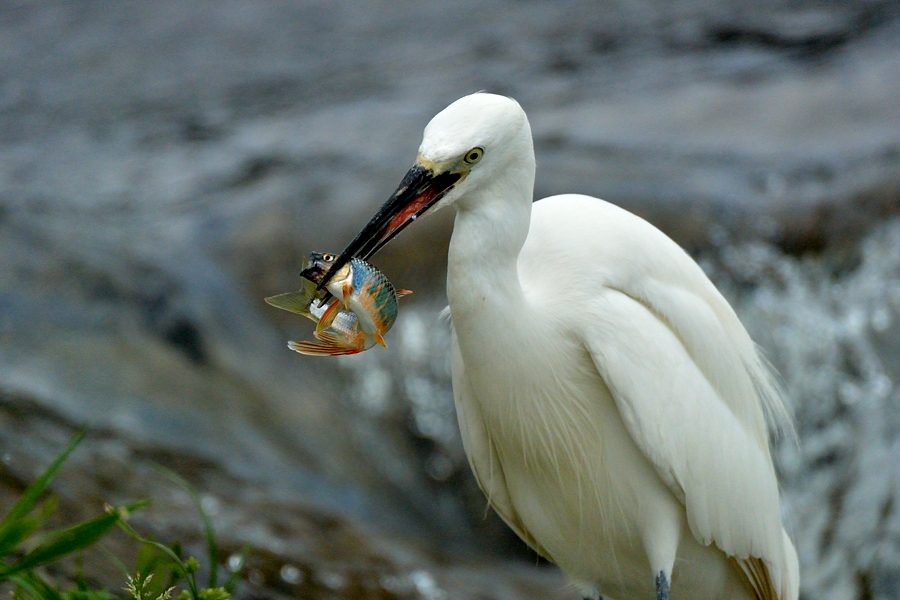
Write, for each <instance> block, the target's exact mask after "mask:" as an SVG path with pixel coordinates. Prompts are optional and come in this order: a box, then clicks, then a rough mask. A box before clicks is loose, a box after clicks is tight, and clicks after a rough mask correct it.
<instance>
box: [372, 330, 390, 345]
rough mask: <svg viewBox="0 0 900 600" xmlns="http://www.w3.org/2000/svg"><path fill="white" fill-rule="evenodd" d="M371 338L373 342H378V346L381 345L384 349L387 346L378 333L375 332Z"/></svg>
mask: <svg viewBox="0 0 900 600" xmlns="http://www.w3.org/2000/svg"><path fill="white" fill-rule="evenodd" d="M372 337H374V338H375V341H376V342H378V343H379V344H381V345H382V346H384V347H385V348H387V344H386V343H385V342H384V337H382V335H381V334H380V333H378V332H377V331H376V332H375V333H373V334H372Z"/></svg>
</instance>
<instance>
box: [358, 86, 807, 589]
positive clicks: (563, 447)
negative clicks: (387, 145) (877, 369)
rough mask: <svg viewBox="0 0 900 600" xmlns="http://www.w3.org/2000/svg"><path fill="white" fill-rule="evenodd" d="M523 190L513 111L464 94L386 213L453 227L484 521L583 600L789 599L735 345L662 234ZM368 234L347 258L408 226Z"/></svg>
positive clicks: (790, 565)
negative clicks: (515, 540) (548, 566)
mask: <svg viewBox="0 0 900 600" xmlns="http://www.w3.org/2000/svg"><path fill="white" fill-rule="evenodd" d="M473 150H478V151H480V153H478V152H476V153H475V154H469V153H470V152H471V151H473ZM469 159H473V160H469ZM416 169H418V172H419V173H421V172H424V173H426V175H424V176H423V177H425V179H426V181H425V182H424V183H422V182H421V181H419V182H418V183H417V182H416V181H414V179H415V178H413V177H412V176H411V175H412V174H413V172H414V171H416ZM534 172H535V162H534V153H533V146H532V139H531V131H530V127H529V124H528V120H527V118H526V117H525V113H524V112H523V111H522V109H521V108H520V107H519V105H518V104H517V103H516V102H515V101H513V100H511V99H508V98H504V97H500V96H495V95H491V94H475V95H472V96H467V97H465V98H462V99H460V100H458V101H456V102H454V103H453V104H451V105H450V106H449V107H448V108H446V109H445V110H444V111H442V112H441V113H439V114H438V115H437V116H436V117H434V119H433V120H432V121H431V122H430V123H429V125H428V127H427V128H426V130H425V135H424V139H423V141H422V145H421V146H420V148H419V160H418V163H417V167H414V169H413V171H411V172H410V174H411V175H408V177H407V179H405V180H404V185H405V187H404V185H401V188H400V189H399V190H398V192H397V193H396V194H395V195H394V196H392V198H391V200H389V201H388V203H387V204H386V205H385V208H383V209H382V212H385V211H387V212H389V213H390V214H391V215H397V214H399V213H400V212H402V210H403V207H404V206H406V207H410V206H411V207H412V209H410V210H412V213H410V214H417V215H418V214H422V213H424V212H425V211H426V210H428V209H429V207H430V206H432V204H434V203H437V206H447V205H451V204H452V205H454V206H455V207H456V209H457V215H456V221H455V225H454V231H453V237H452V240H451V243H450V251H449V268H448V277H447V293H448V298H449V304H450V312H451V315H452V323H453V330H454V331H453V355H452V364H453V388H454V395H455V399H456V407H457V412H458V416H459V422H460V428H461V431H462V437H463V442H464V444H465V449H466V454H467V455H468V457H469V461H470V464H471V466H472V470H473V471H474V473H475V476H476V478H477V479H478V482H479V485H480V486H481V488H482V490H483V491H484V493H485V494H486V495H487V497H488V500H489V502H490V504H491V506H493V507H494V509H495V510H496V511H497V512H498V513H499V514H500V516H501V517H502V518H503V519H504V520H505V521H506V522H507V523H508V524H509V525H510V527H512V528H513V529H514V530H515V531H516V533H517V534H518V535H519V536H520V537H521V538H522V539H523V540H525V541H526V542H527V543H528V544H529V545H531V546H532V547H533V548H534V549H535V550H537V551H538V552H539V553H540V554H542V555H543V556H545V557H546V558H548V559H549V560H551V561H553V562H555V563H556V564H557V565H559V567H560V568H561V569H562V570H563V571H564V573H565V574H566V576H567V577H568V578H569V579H570V580H571V581H572V582H573V583H574V584H576V585H577V586H578V588H579V590H580V591H581V592H583V594H584V595H585V596H588V597H591V598H597V597H599V594H601V593H602V594H603V595H604V596H605V597H609V598H615V599H617V600H627V599H632V598H634V599H645V600H649V599H651V598H662V597H666V595H667V594H668V589H666V588H667V587H668V586H669V585H671V595H672V598H682V599H694V600H702V599H720V598H734V599H744V598H747V599H753V598H755V599H758V600H776V599H777V600H796V598H797V596H798V583H799V574H798V566H797V557H796V553H795V551H794V548H793V546H792V544H791V542H790V540H789V539H788V536H787V534H786V533H785V531H784V529H783V527H782V523H781V516H780V508H779V494H778V483H777V481H776V477H775V471H774V468H773V465H772V459H771V456H770V452H769V442H768V428H767V424H766V416H767V415H766V413H768V416H769V417H770V420H773V421H774V422H781V423H786V422H787V415H786V411H785V408H784V404H783V402H782V399H781V396H780V395H779V393H778V390H777V388H776V386H774V385H773V383H772V378H771V376H770V374H769V371H768V370H767V368H766V366H765V365H764V363H763V362H762V361H761V360H760V358H759V355H758V353H757V351H756V348H755V346H754V344H753V342H752V341H751V339H750V337H749V336H748V334H747V332H746V331H745V330H744V328H743V326H742V325H741V323H740V322H739V320H738V318H737V316H736V315H735V313H734V311H733V310H732V309H731V307H730V306H729V305H728V303H727V302H726V301H725V299H724V298H723V297H722V296H721V294H719V292H718V291H717V290H716V289H715V287H714V286H713V285H712V283H711V282H710V281H709V280H708V278H707V277H706V276H705V275H704V273H703V272H702V270H701V269H700V268H699V267H698V266H697V264H696V263H695V262H694V261H693V260H692V259H691V258H690V257H689V256H688V255H687V254H686V253H685V252H684V251H683V250H682V249H681V248H680V247H678V246H677V245H676V244H675V243H674V242H673V241H671V240H670V239H669V238H668V237H666V236H665V235H664V234H663V233H661V232H660V231H659V230H658V229H656V228H655V227H653V226H652V225H650V224H649V223H647V222H646V221H644V220H642V219H640V218H639V217H636V216H634V215H632V214H631V213H629V212H627V211H625V210H622V209H620V208H617V207H615V206H613V205H611V204H608V203H606V202H604V201H602V200H599V199H597V198H591V197H587V196H579V195H563V196H554V197H551V198H546V199H543V200H540V201H538V202H536V203H534V204H532V193H533V185H534ZM442 173H443V174H448V175H447V176H448V177H450V178H451V179H452V178H453V177H457V176H458V178H457V179H456V180H454V181H452V182H450V183H447V181H444V180H441V179H440V176H441V174H442ZM429 177H430V179H429ZM420 179H421V177H420ZM437 181H440V182H441V183H440V184H437V183H434V182H437ZM410 182H411V183H410ZM429 194H431V195H429ZM410 198H411V199H410ZM392 202H393V204H391V203H392ZM415 202H419V204H415ZM398 203H399V204H398ZM401 205H402V206H401ZM398 207H399V208H398ZM379 214H381V213H379ZM407 216H408V215H407ZM404 218H405V217H404ZM377 220H378V217H376V219H373V222H372V223H370V226H371V227H370V228H369V229H368V230H364V232H363V233H361V234H360V236H359V237H358V238H357V240H354V243H352V244H351V245H350V246H348V249H347V251H345V254H346V255H349V254H352V253H354V252H356V251H358V250H359V248H360V247H361V246H362V244H363V242H365V241H366V239H376V240H381V242H380V244H379V245H375V244H374V242H373V243H369V245H368V246H366V249H367V250H368V253H369V254H371V253H372V252H374V251H375V250H377V249H378V248H379V247H380V245H381V244H383V243H386V242H387V240H389V239H390V237H392V235H394V234H396V233H397V232H398V231H399V230H400V229H402V227H404V226H405V225H406V224H407V223H408V222H410V220H411V219H408V218H407V219H406V220H403V219H399V220H398V218H397V217H394V220H392V221H391V224H390V225H389V226H379V225H378V224H377V223H376V221H377ZM401 221H402V222H401ZM382 222H384V218H382ZM373 223H376V224H375V225H373ZM372 228H374V229H372ZM374 230H377V233H379V234H380V237H376V238H372V236H373V235H374V234H373V233H372V232H373V231H374ZM361 238H362V241H360V239H361ZM354 244H355V246H354ZM660 574H662V575H660ZM661 578H662V579H661Z"/></svg>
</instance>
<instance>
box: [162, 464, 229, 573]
mask: <svg viewBox="0 0 900 600" xmlns="http://www.w3.org/2000/svg"><path fill="white" fill-rule="evenodd" d="M154 468H155V470H156V471H157V472H158V473H160V474H161V475H162V476H163V477H165V478H167V479H168V480H169V481H171V482H172V483H174V484H175V485H177V486H178V487H180V488H181V489H183V490H184V491H186V492H187V493H188V495H190V497H191V499H192V500H193V501H194V505H195V506H196V507H197V512H199V513H200V517H201V518H202V519H203V530H204V533H205V534H206V554H207V557H208V559H209V585H208V586H207V587H210V588H214V587H217V586H218V578H219V577H218V570H219V568H218V567H219V549H218V548H217V547H216V534H215V532H214V531H213V526H212V520H211V519H210V518H209V515H208V514H206V511H205V510H203V499H202V498H200V494H198V493H197V490H195V489H194V487H193V486H192V485H191V484H190V483H188V482H187V481H186V480H185V479H184V478H183V477H181V475H179V474H178V473H175V472H174V471H171V470H169V469H167V468H165V467H163V466H162V465H154Z"/></svg>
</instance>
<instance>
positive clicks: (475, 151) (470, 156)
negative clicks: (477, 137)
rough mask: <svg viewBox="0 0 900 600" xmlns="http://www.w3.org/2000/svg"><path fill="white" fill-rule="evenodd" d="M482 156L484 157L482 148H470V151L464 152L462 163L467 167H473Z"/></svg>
mask: <svg viewBox="0 0 900 600" xmlns="http://www.w3.org/2000/svg"><path fill="white" fill-rule="evenodd" d="M482 156H484V148H479V147H477V146H476V147H475V148H472V149H471V150H469V151H468V152H466V155H465V156H463V161H464V162H465V163H466V164H467V165H474V164H475V163H477V162H478V161H479V160H481V157H482Z"/></svg>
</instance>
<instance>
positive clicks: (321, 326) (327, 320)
mask: <svg viewBox="0 0 900 600" xmlns="http://www.w3.org/2000/svg"><path fill="white" fill-rule="evenodd" d="M340 308H341V303H340V302H339V301H337V300H335V301H334V302H332V303H331V305H329V306H328V308H326V309H325V312H323V313H322V318H321V319H319V323H318V324H317V325H316V337H317V338H319V339H322V338H320V337H319V334H320V333H322V332H323V331H325V330H326V329H328V328H329V327H331V324H332V323H334V318H335V317H336V316H337V315H338V312H340V310H339V309H340Z"/></svg>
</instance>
